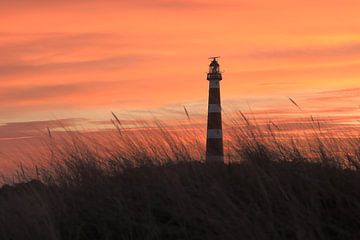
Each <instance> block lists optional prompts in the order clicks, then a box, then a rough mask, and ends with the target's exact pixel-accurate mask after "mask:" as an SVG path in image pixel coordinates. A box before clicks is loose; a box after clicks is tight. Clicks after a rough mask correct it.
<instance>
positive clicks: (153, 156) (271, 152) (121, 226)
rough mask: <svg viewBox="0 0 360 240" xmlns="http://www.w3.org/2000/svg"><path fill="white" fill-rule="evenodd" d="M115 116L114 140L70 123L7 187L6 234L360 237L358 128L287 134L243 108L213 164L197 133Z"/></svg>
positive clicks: (2, 221) (2, 219) (0, 215)
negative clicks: (30, 169) (351, 134)
mask: <svg viewBox="0 0 360 240" xmlns="http://www.w3.org/2000/svg"><path fill="white" fill-rule="evenodd" d="M243 120H244V119H243ZM115 125H116V123H115ZM116 126H117V131H118V134H117V136H116V137H112V138H111V143H112V144H113V146H111V147H109V144H110V143H109V142H108V143H105V144H104V143H103V144H101V147H99V146H100V144H98V143H97V142H94V141H92V140H90V141H88V142H87V141H85V140H84V139H81V138H80V137H79V136H78V135H77V134H74V135H72V136H71V137H70V139H71V140H70V141H68V142H67V144H65V145H64V144H63V145H62V146H61V147H55V146H54V145H51V144H50V145H51V148H50V149H51V151H50V152H51V153H50V155H49V156H50V161H51V162H50V164H49V165H48V166H46V167H44V168H39V167H38V168H36V176H34V175H31V177H30V175H29V174H28V173H27V172H26V170H21V171H20V173H19V174H18V176H20V179H22V180H23V181H22V183H17V184H15V185H13V186H10V185H7V186H4V187H3V188H1V190H0V239H3V240H10V239H11V240H18V239H54V240H55V239H59V240H60V239H64V240H65V239H66V240H67V239H69V240H70V239H74V240H78V239H247V240H248V239H257V240H262V239H284V240H285V239H299V240H300V239H301V240H302V239H307V240H312V239H314V240H315V239H316V240H319V239H320V240H321V239H324V240H325V239H359V238H360V230H359V229H360V172H359V169H360V144H359V138H351V139H350V138H347V139H344V138H343V139H342V138H340V137H335V138H334V137H333V136H331V137H325V136H323V135H321V134H316V135H315V136H314V137H313V138H311V139H310V138H309V139H305V140H304V139H303V140H302V141H298V140H297V139H291V138H286V139H285V140H284V139H280V138H279V137H277V136H276V133H275V132H274V131H272V130H271V128H269V131H264V129H257V128H256V127H254V126H253V125H251V123H250V122H249V121H247V120H245V124H239V123H235V124H233V125H231V126H230V125H229V126H227V129H228V133H229V134H228V135H229V136H231V138H230V139H228V140H227V144H226V146H228V147H227V157H226V159H227V162H226V163H225V164H205V163H204V162H203V155H202V151H203V147H204V146H203V143H202V142H201V141H200V140H196V139H194V138H191V139H192V142H190V144H189V141H190V140H189V139H186V138H183V137H182V136H183V135H181V136H180V135H177V134H176V133H174V132H171V131H169V130H168V129H166V128H161V127H160V128H157V129H155V130H154V129H147V130H144V131H143V132H142V133H141V134H132V133H129V132H126V131H124V130H123V129H121V126H119V125H116ZM305 146H306V147H305ZM33 178H34V179H35V180H31V179H33Z"/></svg>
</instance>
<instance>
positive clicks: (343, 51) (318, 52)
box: [250, 42, 360, 59]
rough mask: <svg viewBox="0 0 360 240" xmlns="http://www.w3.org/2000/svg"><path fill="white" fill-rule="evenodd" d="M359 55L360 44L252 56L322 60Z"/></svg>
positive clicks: (252, 55) (267, 51)
mask: <svg viewBox="0 0 360 240" xmlns="http://www.w3.org/2000/svg"><path fill="white" fill-rule="evenodd" d="M354 55H360V42H350V43H345V44H334V45H309V46H303V47H299V48H288V49H277V50H258V51H256V52H254V53H252V54H250V56H251V57H255V58H279V59H281V58H285V59H286V58H319V57H321V58H324V57H328V58H329V57H344V56H354Z"/></svg>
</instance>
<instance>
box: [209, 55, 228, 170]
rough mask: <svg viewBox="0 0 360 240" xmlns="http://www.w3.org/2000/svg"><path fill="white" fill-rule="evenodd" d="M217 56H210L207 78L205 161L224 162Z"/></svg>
mask: <svg viewBox="0 0 360 240" xmlns="http://www.w3.org/2000/svg"><path fill="white" fill-rule="evenodd" d="M217 58H218V57H212V58H211V59H212V62H211V63H210V66H209V73H208V74H207V80H208V81H209V104H208V121H207V134H206V162H209V163H210V162H221V163H223V162H224V147H223V134H222V120H221V101H220V81H221V80H222V76H221V72H220V65H219V63H218V62H217Z"/></svg>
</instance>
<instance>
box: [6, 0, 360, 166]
mask: <svg viewBox="0 0 360 240" xmlns="http://www.w3.org/2000/svg"><path fill="white" fill-rule="evenodd" d="M359 12H360V2H359V1H358V0H342V1H340V0H334V1H324V0H319V1H308V0H305V1H292V0H290V1H289V0H287V1H285V0H272V1H270V0H252V1H243V0H222V1H204V0H174V1H171V0H153V1H148V0H132V1H115V0H114V1H113V0H108V1H99V0H94V1H84V0H78V1H45V0H25V1H11V0H2V1H0V16H1V20H0V23H1V24H0V52H1V55H0V100H1V101H0V149H3V150H2V153H4V151H6V149H7V148H8V146H9V145H12V146H13V145H14V144H15V145H16V139H18V140H19V141H24V139H26V138H31V137H32V136H34V135H37V134H36V131H38V130H44V129H46V128H48V127H49V124H48V122H49V121H50V122H51V121H57V120H61V119H67V120H66V121H65V125H66V126H72V125H83V126H84V127H85V128H104V127H105V128H106V127H111V126H110V125H111V124H108V125H109V126H106V124H105V126H104V124H100V123H104V122H102V121H108V120H109V119H110V118H111V112H116V113H117V114H118V116H119V117H120V118H122V119H128V118H131V119H150V118H152V117H155V118H157V119H161V120H184V119H186V116H185V115H184V112H183V106H186V107H187V109H188V110H189V112H190V115H191V116H192V117H193V118H194V119H198V121H200V122H201V121H203V123H204V124H205V114H206V101H207V94H208V92H207V84H208V82H207V81H206V71H207V66H208V64H209V61H208V57H210V56H213V55H220V56H221V59H220V62H221V66H222V70H223V71H224V73H223V78H224V80H223V82H222V92H221V95H222V99H223V108H224V111H225V115H226V113H227V112H228V113H233V112H237V111H239V110H241V111H243V112H244V113H247V114H254V115H256V116H257V117H259V118H262V117H271V118H276V119H278V120H280V121H285V123H286V122H292V120H293V119H298V117H299V116H300V117H301V118H310V116H314V117H318V118H321V119H325V120H329V121H330V122H332V123H336V124H340V125H349V124H351V125H352V126H353V127H358V125H359V120H360V114H359V100H360V18H359ZM289 98H291V99H293V100H294V101H296V103H297V104H298V105H299V108H300V109H299V108H297V107H296V106H294V105H293V104H292V102H290V101H289ZM288 119H292V120H288ZM34 123H35V124H34ZM34 125H35V126H36V130H34ZM13 126H14V127H13ZM50 127H52V125H51V124H50ZM0 159H2V158H1V157H0ZM2 161H3V160H2ZM0 165H1V163H0Z"/></svg>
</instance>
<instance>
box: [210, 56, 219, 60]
mask: <svg viewBox="0 0 360 240" xmlns="http://www.w3.org/2000/svg"><path fill="white" fill-rule="evenodd" d="M218 58H220V56H216V57H209V59H214V60H216V59H218Z"/></svg>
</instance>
